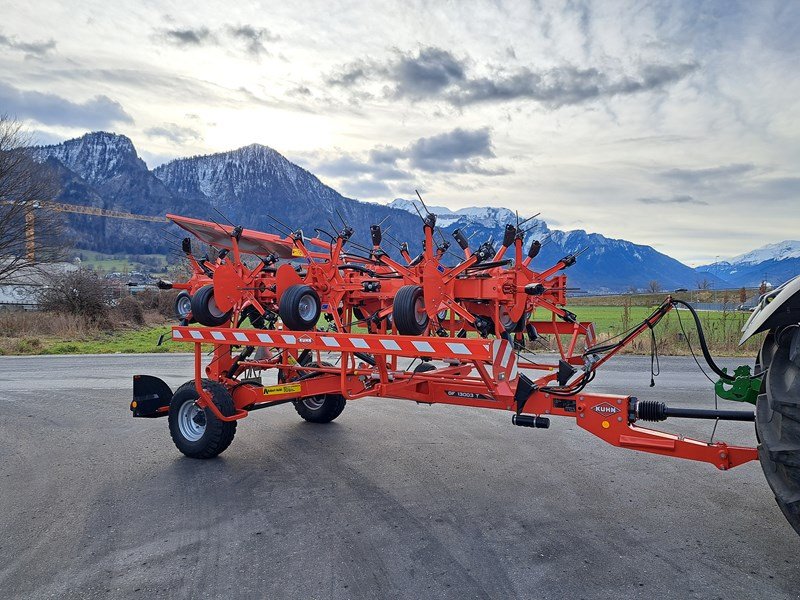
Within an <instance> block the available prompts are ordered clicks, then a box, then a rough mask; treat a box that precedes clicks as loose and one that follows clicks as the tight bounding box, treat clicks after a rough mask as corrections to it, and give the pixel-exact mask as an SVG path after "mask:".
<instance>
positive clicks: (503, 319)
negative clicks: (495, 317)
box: [500, 308, 516, 331]
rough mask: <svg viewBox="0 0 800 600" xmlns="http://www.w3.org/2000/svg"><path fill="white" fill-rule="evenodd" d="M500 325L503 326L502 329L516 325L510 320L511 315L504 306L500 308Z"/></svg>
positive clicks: (508, 328) (507, 329)
mask: <svg viewBox="0 0 800 600" xmlns="http://www.w3.org/2000/svg"><path fill="white" fill-rule="evenodd" d="M500 325H502V326H503V329H505V330H506V331H509V330H510V329H513V328H514V327H515V326H516V323H514V321H512V320H511V315H510V314H508V310H506V309H505V308H501V309H500Z"/></svg>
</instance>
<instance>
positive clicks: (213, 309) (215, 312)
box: [208, 295, 225, 318]
mask: <svg viewBox="0 0 800 600" xmlns="http://www.w3.org/2000/svg"><path fill="white" fill-rule="evenodd" d="M208 312H209V313H211V316H213V317H216V318H221V317H224V316H225V313H224V312H222V311H221V310H220V309H219V306H217V301H216V300H214V296H213V295H212V296H211V298H209V299H208Z"/></svg>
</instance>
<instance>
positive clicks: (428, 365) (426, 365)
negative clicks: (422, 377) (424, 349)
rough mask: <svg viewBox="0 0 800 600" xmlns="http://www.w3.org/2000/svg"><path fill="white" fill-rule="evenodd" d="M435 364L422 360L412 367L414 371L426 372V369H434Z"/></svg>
mask: <svg viewBox="0 0 800 600" xmlns="http://www.w3.org/2000/svg"><path fill="white" fill-rule="evenodd" d="M435 370H436V366H435V365H432V364H431V363H429V362H424V363H422V364H421V365H417V366H416V367H415V368H414V373H427V372H428V371H435Z"/></svg>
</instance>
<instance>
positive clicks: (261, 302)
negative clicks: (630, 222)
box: [131, 214, 800, 532]
mask: <svg viewBox="0 0 800 600" xmlns="http://www.w3.org/2000/svg"><path fill="white" fill-rule="evenodd" d="M168 218H169V219H170V220H171V221H173V222H174V223H175V224H177V225H178V226H180V227H182V228H183V229H185V230H187V231H188V232H190V233H191V234H193V235H194V236H195V237H197V238H198V239H199V240H200V241H201V242H203V243H205V244H208V245H209V246H211V247H213V248H214V249H215V250H216V251H217V252H218V256H217V258H216V259H215V260H213V261H212V260H210V259H208V258H203V259H197V258H195V257H194V256H193V254H192V244H191V242H190V239H189V238H186V239H184V240H183V251H184V252H185V253H186V256H187V258H188V260H189V264H190V265H191V267H192V271H193V275H192V277H191V278H190V279H189V280H188V281H186V282H185V283H167V282H161V285H162V287H164V288H175V289H179V290H181V292H180V293H179V295H178V298H177V301H176V311H177V312H178V316H179V318H180V319H181V324H180V325H179V326H175V327H173V329H172V340H173V341H178V342H188V343H191V344H193V345H194V355H195V364H194V369H195V376H194V379H192V380H190V381H188V382H186V383H185V384H183V385H182V386H180V387H179V388H178V389H177V390H176V391H175V392H173V391H172V390H171V389H170V388H169V386H168V385H167V384H166V383H164V382H163V381H162V380H161V379H158V378H156V377H153V376H149V375H137V376H135V377H134V386H133V388H134V390H133V401H132V403H131V410H132V411H133V415H134V416H135V417H161V416H167V417H168V421H169V429H170V433H171V436H172V439H173V441H174V442H175V445H176V446H177V447H178V449H179V450H180V451H181V452H182V453H184V454H185V455H187V456H190V457H193V458H211V457H214V456H217V455H218V454H220V453H221V452H223V451H224V450H225V449H226V448H227V447H228V446H229V445H230V443H231V442H232V441H233V437H234V434H235V432H236V424H237V421H238V420H239V419H242V418H244V417H246V416H248V415H249V414H250V412H252V411H254V410H259V409H262V408H268V407H272V406H276V405H279V404H282V403H286V402H292V403H293V404H294V406H295V408H296V410H297V412H298V413H299V414H300V416H301V417H302V418H303V419H305V420H307V421H310V422H313V423H328V422H330V421H332V420H334V419H335V418H337V417H338V416H339V415H340V414H341V413H342V411H343V410H344V408H345V404H346V402H347V401H348V400H356V399H358V398H363V397H367V396H374V397H383V398H398V399H404V400H413V401H415V402H418V403H424V404H456V405H461V406H472V407H477V408H491V409H498V410H505V411H509V412H511V413H512V422H513V423H514V424H515V425H519V426H523V427H536V428H547V427H549V425H550V418H551V417H554V416H560V417H568V418H572V419H575V421H576V422H577V424H578V425H579V426H580V427H581V428H583V429H585V430H587V431H589V432H590V433H592V434H594V435H596V436H598V437H600V438H602V439H603V440H605V441H606V442H608V443H609V444H612V445H614V446H619V447H623V448H628V449H633V450H640V451H643V452H651V453H655V454H663V455H669V456H675V457H678V458H685V459H690V460H695V461H702V462H706V463H710V464H712V465H714V466H715V467H717V468H718V469H721V470H727V469H730V468H732V467H736V466H738V465H741V464H744V463H746V462H749V461H752V460H756V459H759V460H760V461H761V464H762V466H763V468H764V472H765V474H766V476H767V480H768V482H769V484H770V486H771V487H772V489H773V491H774V492H775V495H776V499H777V501H778V504H779V505H780V507H781V509H782V510H783V512H784V514H785V515H786V517H787V519H788V520H789V521H790V523H791V524H792V526H793V527H794V528H795V529H796V530H798V532H800V333H798V332H799V331H800V325H798V323H800V278H796V279H794V280H792V281H790V282H788V283H787V284H785V285H784V286H782V288H779V289H777V290H775V291H774V292H772V293H771V294H770V295H768V296H767V297H764V298H762V301H761V303H760V305H759V307H758V308H757V309H756V311H755V312H754V313H753V316H752V317H751V319H750V320H749V321H748V323H747V325H746V326H745V328H744V335H743V337H742V341H745V340H746V339H748V338H749V337H751V336H752V335H754V334H756V333H758V332H762V331H767V332H768V333H767V335H766V338H765V341H764V344H763V347H762V350H761V352H760V353H759V356H758V359H757V361H756V367H755V372H753V373H751V372H750V368H749V367H740V368H739V369H737V370H736V372H735V373H734V374H728V373H727V372H726V371H725V370H724V369H720V368H718V367H717V365H716V364H714V361H713V359H712V358H711V356H710V355H709V353H708V349H707V347H706V344H705V340H704V337H703V334H702V328H701V327H700V321H699V319H698V318H697V315H696V313H694V310H693V309H692V308H691V307H690V306H689V305H688V304H686V303H684V302H682V301H679V300H675V299H672V298H670V297H668V298H666V300H665V301H664V302H663V303H662V304H661V305H660V306H659V307H658V308H656V309H655V310H654V311H653V313H652V314H651V315H650V316H649V317H648V318H647V319H645V320H644V321H643V322H642V323H640V324H638V325H636V326H635V327H633V328H632V329H630V330H629V331H627V332H625V333H624V334H621V335H620V336H618V337H617V338H615V339H612V340H608V341H605V342H598V340H597V339H596V337H595V331H594V327H593V326H592V324H591V323H582V322H579V321H578V320H577V319H576V317H575V315H574V314H573V313H571V312H570V311H569V310H567V309H566V308H565V305H566V291H567V287H566V283H567V281H566V276H565V275H564V274H563V273H562V271H563V270H564V269H566V268H567V267H569V266H571V265H572V264H574V263H575V261H576V259H577V255H578V254H580V253H576V254H575V255H568V256H566V257H564V258H563V259H562V260H560V261H559V262H558V263H556V264H555V265H552V266H551V267H549V268H547V269H544V270H542V271H535V270H533V268H532V266H531V265H532V262H533V260H534V259H535V258H536V256H537V254H538V252H539V249H540V248H541V244H540V242H539V241H534V242H533V243H532V244H530V246H529V249H528V251H527V252H525V251H524V247H523V242H524V235H525V231H524V230H523V228H522V227H521V225H522V224H521V223H517V224H515V225H511V224H509V225H507V226H506V228H505V232H504V236H503V240H502V244H501V245H500V247H499V248H495V247H494V246H493V244H492V242H491V241H488V242H485V243H483V244H481V245H480V246H478V247H477V248H475V249H472V248H470V245H469V241H468V239H467V238H466V237H465V236H464V235H463V234H462V233H461V232H459V231H458V230H456V231H455V232H453V237H454V238H455V241H456V242H457V244H458V246H459V248H460V250H461V253H458V254H457V253H455V252H452V251H450V250H449V246H450V244H449V243H448V242H447V241H445V240H444V238H443V236H440V240H439V241H437V238H436V233H437V228H436V217H435V215H433V214H426V215H425V216H424V217H422V218H423V230H424V241H423V244H422V252H421V253H420V254H419V255H418V256H416V257H412V256H411V255H410V254H409V250H408V246H407V245H406V244H401V245H400V246H399V247H398V251H399V255H400V258H399V259H396V258H392V257H391V256H390V255H389V254H388V253H387V252H385V251H384V249H383V248H382V246H381V244H382V238H383V233H382V231H381V227H380V225H374V226H372V227H371V231H370V234H371V240H372V247H371V248H368V247H363V246H359V245H358V244H354V243H353V242H352V241H351V240H350V238H351V236H352V234H353V231H352V229H351V228H350V227H348V226H347V225H346V224H344V223H343V229H342V230H341V231H339V232H338V233H337V232H333V233H329V232H325V231H323V230H316V231H317V234H318V236H325V238H326V239H322V238H321V237H313V238H307V237H305V236H304V235H303V233H302V232H301V231H290V230H288V228H287V235H286V236H284V237H282V236H280V235H274V234H268V233H261V232H257V231H251V230H248V229H243V228H242V227H238V226H233V225H230V226H227V225H220V224H218V223H215V222H206V221H201V220H197V219H191V218H187V217H180V216H174V215H168ZM438 233H440V234H441V232H438ZM354 246H355V247H359V248H360V249H361V250H362V252H360V253H359V252H355V251H352V250H351V249H350V248H352V247H354ZM507 255H509V256H511V258H506V256H507ZM453 257H455V259H456V260H455V263H454V264H452V263H453V262H454V261H453ZM446 263H451V264H449V265H448V264H446ZM680 304H682V305H684V306H685V307H686V308H688V309H689V310H690V312H691V314H692V315H693V317H694V320H695V323H696V325H697V327H698V334H699V340H700V344H701V347H702V349H703V354H704V357H705V358H706V361H707V362H708V364H709V366H711V368H712V369H713V370H714V371H715V372H716V373H717V374H718V375H719V376H720V381H719V382H718V383H717V386H716V387H717V392H718V394H719V395H720V396H722V397H724V398H727V399H733V400H740V401H743V402H751V403H752V404H755V405H756V410H755V412H753V411H752V410H749V411H747V410H744V411H739V410H716V409H713V410H712V409H708V410H706V409H696V408H671V407H668V406H666V405H665V404H663V403H660V402H654V401H640V400H637V398H635V397H633V396H618V395H608V394H595V393H591V392H588V391H586V388H587V385H588V384H589V383H590V382H591V381H592V379H593V378H594V375H595V372H596V371H597V369H598V368H600V367H601V366H602V365H603V364H604V363H605V362H606V361H607V360H609V359H610V358H611V357H612V356H614V355H615V354H616V353H618V352H619V351H620V350H622V349H623V348H624V347H625V346H627V345H628V344H630V343H631V342H632V341H633V340H634V339H635V338H636V337H638V336H639V335H641V334H645V333H647V334H649V333H651V331H652V330H653V328H654V327H655V326H656V325H657V324H658V322H659V320H660V319H661V318H662V317H664V315H665V314H667V313H668V312H669V311H670V310H672V309H673V308H675V307H676V306H677V305H680ZM542 312H544V313H546V314H548V315H549V317H550V318H549V319H544V320H532V316H533V315H535V314H541V313H542ZM193 324H197V325H199V326H193ZM541 336H548V338H547V339H551V340H553V341H554V344H555V348H556V349H557V352H558V356H557V357H556V359H555V360H553V359H551V360H549V361H545V360H542V361H541V362H540V359H539V358H537V357H536V356H534V355H532V354H530V353H527V352H524V349H525V344H526V341H527V342H532V341H535V340H538V339H542V337H541ZM203 344H206V345H207V347H210V348H211V359H210V362H209V364H208V365H207V366H206V367H205V368H203V366H202V359H203V354H204V349H203ZM272 369H274V370H275V372H276V373H277V378H276V379H273V381H275V380H277V383H276V384H274V385H264V384H263V382H262V379H261V375H262V374H263V372H265V371H269V370H272ZM668 417H684V418H702V419H726V420H739V421H755V423H756V435H757V438H758V447H757V448H756V447H740V446H733V445H729V444H726V443H724V442H719V441H718V442H713V443H709V442H706V441H700V440H693V439H690V438H687V437H685V436H683V435H676V434H671V433H664V432H662V431H656V430H653V429H648V428H645V427H642V426H641V425H640V423H641V422H646V421H651V422H655V421H662V420H665V419H667V418H668Z"/></svg>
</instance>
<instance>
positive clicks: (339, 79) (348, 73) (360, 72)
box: [326, 61, 370, 88]
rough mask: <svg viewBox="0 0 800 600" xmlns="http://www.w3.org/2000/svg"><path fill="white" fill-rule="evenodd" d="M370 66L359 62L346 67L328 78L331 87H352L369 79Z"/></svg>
mask: <svg viewBox="0 0 800 600" xmlns="http://www.w3.org/2000/svg"><path fill="white" fill-rule="evenodd" d="M369 69H370V67H369V65H368V64H367V63H366V62H364V61H357V62H354V63H350V64H349V65H346V66H344V67H343V68H342V69H340V70H339V71H338V72H337V73H334V74H333V75H331V76H329V77H328V78H327V80H326V81H327V83H328V84H329V85H338V86H341V87H346V88H347V87H351V86H353V85H355V84H356V83H359V82H360V81H362V80H364V79H367V77H368V74H367V72H368V70H369Z"/></svg>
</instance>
